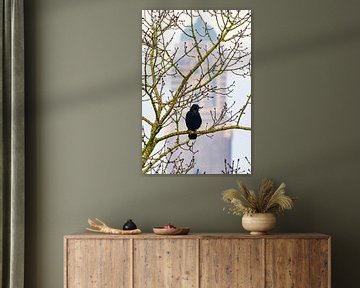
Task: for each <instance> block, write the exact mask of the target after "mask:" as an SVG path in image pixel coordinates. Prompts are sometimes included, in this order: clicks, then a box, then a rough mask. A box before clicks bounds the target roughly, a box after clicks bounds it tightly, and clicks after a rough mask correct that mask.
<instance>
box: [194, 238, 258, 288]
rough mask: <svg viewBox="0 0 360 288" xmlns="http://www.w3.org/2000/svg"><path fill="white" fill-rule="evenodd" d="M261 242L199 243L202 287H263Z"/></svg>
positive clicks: (211, 241) (212, 241)
mask: <svg viewBox="0 0 360 288" xmlns="http://www.w3.org/2000/svg"><path fill="white" fill-rule="evenodd" d="M262 250H263V245H262V240H260V239H254V240H252V239H204V240H201V244H200V287H212V288H237V287H239V288H240V287H241V288H242V287H243V288H261V287H263V285H264V279H263V273H262V272H263V265H264V262H263V251H262Z"/></svg>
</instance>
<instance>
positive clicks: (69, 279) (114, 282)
mask: <svg viewBox="0 0 360 288" xmlns="http://www.w3.org/2000/svg"><path fill="white" fill-rule="evenodd" d="M66 246H67V248H66V249H67V273H66V274H65V275H66V279H65V287H66V288H85V287H86V288H104V287H106V288H130V287H131V274H132V271H131V255H130V252H131V249H130V240H93V239H91V240H86V241H84V240H76V239H75V240H69V239H68V240H67V245H66Z"/></svg>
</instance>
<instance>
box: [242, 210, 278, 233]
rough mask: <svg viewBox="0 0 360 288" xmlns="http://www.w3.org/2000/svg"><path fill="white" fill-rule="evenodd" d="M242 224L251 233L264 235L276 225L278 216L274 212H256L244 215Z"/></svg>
mask: <svg viewBox="0 0 360 288" xmlns="http://www.w3.org/2000/svg"><path fill="white" fill-rule="evenodd" d="M242 226H243V227H244V229H245V230H247V231H249V232H250V234H251V235H263V234H266V233H267V232H268V231H270V230H272V229H274V228H275V226H276V217H275V215H274V214H272V213H255V214H252V215H244V216H243V217H242Z"/></svg>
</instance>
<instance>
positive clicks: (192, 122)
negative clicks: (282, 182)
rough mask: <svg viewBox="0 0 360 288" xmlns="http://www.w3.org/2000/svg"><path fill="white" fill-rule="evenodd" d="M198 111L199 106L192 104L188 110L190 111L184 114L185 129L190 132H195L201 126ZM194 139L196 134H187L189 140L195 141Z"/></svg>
mask: <svg viewBox="0 0 360 288" xmlns="http://www.w3.org/2000/svg"><path fill="white" fill-rule="evenodd" d="M199 109H200V107H199V105H197V104H193V105H192V106H191V108H190V111H189V112H187V113H186V117H185V123H186V127H187V129H188V130H190V131H196V130H197V129H199V128H200V126H201V122H202V120H201V116H200V113H199ZM196 137H197V134H196V133H191V134H189V139H192V140H193V139H196Z"/></svg>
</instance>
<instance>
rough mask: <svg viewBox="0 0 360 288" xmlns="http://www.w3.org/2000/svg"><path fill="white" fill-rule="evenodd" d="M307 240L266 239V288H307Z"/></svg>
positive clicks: (308, 260)
mask: <svg viewBox="0 0 360 288" xmlns="http://www.w3.org/2000/svg"><path fill="white" fill-rule="evenodd" d="M309 243H310V242H309V240H306V239H287V240H284V239H278V240H275V239H266V247H265V249H266V255H265V259H266V261H265V267H266V276H265V282H266V285H265V286H266V288H288V287H291V288H304V287H309V283H310V282H309V280H310V276H309V269H310V266H309V265H310V257H309V253H310V251H309V246H310V245H309Z"/></svg>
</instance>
